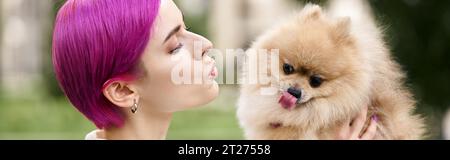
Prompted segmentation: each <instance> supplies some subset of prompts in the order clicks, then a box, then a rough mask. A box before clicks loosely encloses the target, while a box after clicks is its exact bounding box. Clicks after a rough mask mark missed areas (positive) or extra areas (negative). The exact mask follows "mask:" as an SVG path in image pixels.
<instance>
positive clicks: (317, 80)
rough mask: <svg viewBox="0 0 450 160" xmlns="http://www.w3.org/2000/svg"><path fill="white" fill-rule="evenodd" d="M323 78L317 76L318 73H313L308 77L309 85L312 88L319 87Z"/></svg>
mask: <svg viewBox="0 0 450 160" xmlns="http://www.w3.org/2000/svg"><path fill="white" fill-rule="evenodd" d="M322 83H323V79H322V78H321V77H319V76H318V75H313V76H311V77H310V78H309V85H311V87H313V88H317V87H320V85H322Z"/></svg>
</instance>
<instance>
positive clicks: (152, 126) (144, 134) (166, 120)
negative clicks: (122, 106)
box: [105, 110, 172, 140]
mask: <svg viewBox="0 0 450 160" xmlns="http://www.w3.org/2000/svg"><path fill="white" fill-rule="evenodd" d="M127 111H128V113H127V114H125V115H126V120H125V122H124V124H123V126H122V127H120V128H115V127H112V128H107V129H105V139H109V140H121V139H127V140H132V139H136V140H137V139H147V140H164V139H166V135H167V130H168V129H169V125H170V121H171V120H172V113H161V112H148V111H147V112H144V111H143V110H141V112H139V110H138V111H137V112H136V113H135V114H133V113H130V112H131V111H129V110H127Z"/></svg>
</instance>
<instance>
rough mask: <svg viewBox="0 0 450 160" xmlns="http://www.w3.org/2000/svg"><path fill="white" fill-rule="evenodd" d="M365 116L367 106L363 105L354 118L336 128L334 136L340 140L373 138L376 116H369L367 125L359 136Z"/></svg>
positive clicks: (375, 128)
mask: <svg viewBox="0 0 450 160" xmlns="http://www.w3.org/2000/svg"><path fill="white" fill-rule="evenodd" d="M366 118H367V107H365V108H364V109H363V110H362V111H361V112H360V113H359V114H358V116H356V118H355V119H350V120H349V121H347V122H346V123H344V124H343V126H341V127H340V128H339V129H338V132H337V135H336V138H337V139H340V140H373V139H374V137H375V133H376V131H377V121H378V117H377V116H376V115H375V116H372V117H371V118H370V122H369V127H367V129H366V130H365V131H364V133H363V134H362V135H361V136H360V133H361V131H362V130H363V129H364V123H365V122H366Z"/></svg>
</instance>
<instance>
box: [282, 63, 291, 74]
mask: <svg viewBox="0 0 450 160" xmlns="http://www.w3.org/2000/svg"><path fill="white" fill-rule="evenodd" d="M283 71H284V73H286V74H292V73H294V67H293V66H292V65H290V64H287V63H285V64H284V65H283Z"/></svg>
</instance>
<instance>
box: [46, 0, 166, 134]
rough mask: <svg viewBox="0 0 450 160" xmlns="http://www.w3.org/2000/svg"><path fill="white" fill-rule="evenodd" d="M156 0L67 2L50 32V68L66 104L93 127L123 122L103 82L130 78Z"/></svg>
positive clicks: (149, 27)
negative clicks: (91, 123) (51, 54)
mask: <svg viewBox="0 0 450 160" xmlns="http://www.w3.org/2000/svg"><path fill="white" fill-rule="evenodd" d="M159 6H160V0H68V1H67V2H66V3H65V4H64V5H63V6H62V8H61V9H60V10H59V12H58V15H57V17H56V22H55V28H54V33H53V48H52V52H53V56H52V58H53V67H54V70H55V74H56V78H57V79H58V82H59V85H60V87H61V88H62V90H63V91H64V93H65V94H66V96H67V97H68V98H69V100H70V102H71V103H72V104H73V105H74V106H75V107H76V108H77V109H78V110H79V111H80V112H81V113H83V114H84V115H85V116H86V117H87V118H88V119H89V120H91V121H92V122H94V123H95V125H96V126H97V127H98V128H106V127H111V126H116V127H120V126H121V125H122V124H123V121H124V120H123V114H122V113H121V112H120V111H119V107H117V106H115V105H114V104H112V103H111V102H110V101H109V100H108V99H106V97H105V96H104V95H103V93H102V89H103V86H104V85H106V83H107V82H111V81H115V80H126V81H128V80H132V79H134V78H136V76H137V70H138V68H139V67H138V66H139V63H140V60H139V59H140V57H141V55H142V54H143V52H144V50H145V48H146V46H147V44H148V42H149V40H150V37H151V35H150V34H151V31H152V27H153V22H154V21H155V19H156V16H157V14H158V10H159Z"/></svg>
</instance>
